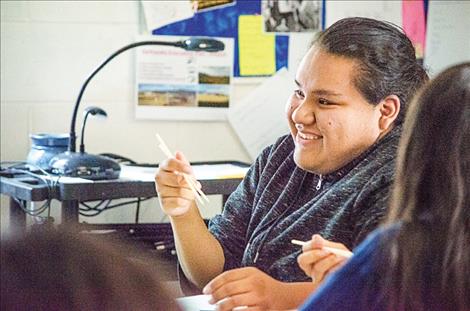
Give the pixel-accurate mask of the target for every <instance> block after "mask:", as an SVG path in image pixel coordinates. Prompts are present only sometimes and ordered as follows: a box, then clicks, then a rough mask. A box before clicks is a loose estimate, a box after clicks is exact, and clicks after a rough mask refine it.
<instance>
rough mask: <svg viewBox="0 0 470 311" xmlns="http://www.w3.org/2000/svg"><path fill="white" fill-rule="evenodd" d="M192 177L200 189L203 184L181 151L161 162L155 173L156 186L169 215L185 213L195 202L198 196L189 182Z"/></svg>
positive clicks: (162, 205)
mask: <svg viewBox="0 0 470 311" xmlns="http://www.w3.org/2000/svg"><path fill="white" fill-rule="evenodd" d="M183 174H186V176H188V177H187V178H191V179H192V181H193V183H194V184H195V186H196V187H197V188H198V189H201V184H200V183H199V182H198V181H197V180H196V178H195V177H194V174H193V171H192V168H191V165H190V164H189V161H188V160H186V158H185V157H184V155H183V154H182V153H181V152H176V155H175V157H172V158H168V159H165V160H164V161H163V162H162V163H160V165H159V168H158V170H157V173H156V175H155V187H156V190H157V193H158V197H159V198H160V203H161V207H162V210H163V212H164V213H165V214H167V215H168V216H180V215H183V214H185V213H186V212H187V211H188V210H189V209H190V207H191V205H192V204H195V200H196V196H195V194H194V192H193V191H192V190H191V186H190V185H189V183H188V182H187V178H185V177H184V175H183Z"/></svg>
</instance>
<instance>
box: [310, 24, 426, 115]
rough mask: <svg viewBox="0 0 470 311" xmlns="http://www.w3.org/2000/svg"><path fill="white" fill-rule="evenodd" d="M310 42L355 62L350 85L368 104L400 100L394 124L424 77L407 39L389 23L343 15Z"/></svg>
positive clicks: (424, 73) (398, 29) (403, 112)
mask: <svg viewBox="0 0 470 311" xmlns="http://www.w3.org/2000/svg"><path fill="white" fill-rule="evenodd" d="M314 45H315V46H318V47H319V48H321V49H322V50H324V51H326V52H328V53H331V54H334V55H338V56H344V57H348V58H351V59H354V60H356V61H357V62H358V64H359V68H358V69H359V70H358V75H357V76H356V78H355V79H354V84H355V86H356V88H357V89H358V90H359V91H360V92H361V94H362V95H363V96H364V98H365V99H366V100H367V101H368V102H369V103H371V104H373V105H375V104H378V103H379V102H380V101H381V100H382V99H384V98H385V97H387V96H389V95H393V94H394V95H397V96H398V97H399V98H400V103H401V107H400V114H399V115H398V117H397V119H396V120H395V123H397V124H399V123H401V122H402V121H403V120H404V115H405V113H406V109H407V105H408V101H409V100H410V99H411V98H412V96H413V95H414V94H415V92H416V91H417V90H418V89H419V88H420V87H421V86H422V85H423V84H424V83H425V82H426V81H427V79H428V76H427V74H426V72H425V70H424V69H423V67H422V66H421V65H420V64H419V63H418V61H417V60H416V56H415V50H414V48H413V45H412V43H411V41H410V40H409V39H408V37H407V36H406V35H405V34H404V33H403V32H402V31H401V29H400V28H398V27H397V26H395V25H393V24H392V23H388V22H382V21H378V20H374V19H370V18H363V17H351V18H345V19H342V20H339V21H338V22H336V23H334V24H333V25H331V26H330V27H328V28H327V29H326V30H325V31H324V32H322V33H321V34H320V35H319V36H318V37H317V39H316V40H315V41H314Z"/></svg>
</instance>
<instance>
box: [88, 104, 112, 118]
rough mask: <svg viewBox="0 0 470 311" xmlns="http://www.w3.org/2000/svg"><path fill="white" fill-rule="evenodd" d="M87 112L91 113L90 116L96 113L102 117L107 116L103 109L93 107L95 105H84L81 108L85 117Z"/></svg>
mask: <svg viewBox="0 0 470 311" xmlns="http://www.w3.org/2000/svg"><path fill="white" fill-rule="evenodd" d="M87 114H91V115H92V116H96V115H98V116H101V117H104V118H106V117H107V116H108V114H107V113H106V111H104V110H103V109H101V108H100V107H95V106H90V107H86V108H85V110H83V116H84V117H85V118H86V116H87Z"/></svg>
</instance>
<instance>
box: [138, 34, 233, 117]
mask: <svg viewBox="0 0 470 311" xmlns="http://www.w3.org/2000/svg"><path fill="white" fill-rule="evenodd" d="M186 38H187V37H182V36H150V37H149V36H145V37H142V36H141V37H140V38H139V39H140V40H149V39H153V40H160V41H171V42H174V41H179V40H184V39H186ZM215 39H217V40H220V41H222V42H223V43H224V45H225V47H224V50H223V51H217V52H205V51H187V50H184V49H180V48H178V47H173V46H159V45H151V46H143V47H139V48H138V49H137V52H136V93H137V96H136V117H137V118H138V119H162V120H224V119H225V118H226V116H225V114H226V111H227V109H228V108H229V107H230V93H231V80H232V72H233V39H228V38H215Z"/></svg>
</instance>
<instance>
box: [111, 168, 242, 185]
mask: <svg viewBox="0 0 470 311" xmlns="http://www.w3.org/2000/svg"><path fill="white" fill-rule="evenodd" d="M192 168H193V171H194V175H195V176H196V178H197V179H199V180H210V179H228V178H243V177H244V176H245V174H246V172H247V171H248V167H244V166H239V165H234V164H198V165H192ZM156 172H157V168H156V167H140V166H131V165H122V166H121V174H120V175H119V177H120V178H123V179H131V180H140V181H154V179H155V173H156Z"/></svg>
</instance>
